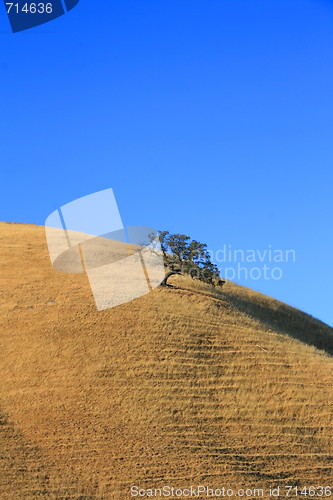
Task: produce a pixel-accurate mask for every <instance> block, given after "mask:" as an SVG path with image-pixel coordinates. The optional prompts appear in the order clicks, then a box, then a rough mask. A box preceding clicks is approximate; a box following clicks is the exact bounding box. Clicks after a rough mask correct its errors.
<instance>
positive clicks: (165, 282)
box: [161, 271, 180, 286]
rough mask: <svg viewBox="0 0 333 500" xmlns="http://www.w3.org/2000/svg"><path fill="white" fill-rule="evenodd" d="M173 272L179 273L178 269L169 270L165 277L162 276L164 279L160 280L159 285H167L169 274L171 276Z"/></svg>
mask: <svg viewBox="0 0 333 500" xmlns="http://www.w3.org/2000/svg"><path fill="white" fill-rule="evenodd" d="M173 274H180V271H169V272H168V273H167V274H166V275H165V277H164V280H163V281H162V283H161V286H168V284H167V281H168V279H169V278H170V276H172V275H173Z"/></svg>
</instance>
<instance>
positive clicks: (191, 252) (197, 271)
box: [159, 231, 220, 284]
mask: <svg viewBox="0 0 333 500" xmlns="http://www.w3.org/2000/svg"><path fill="white" fill-rule="evenodd" d="M159 239H160V244H161V250H162V252H163V257H164V264H165V266H166V268H168V269H169V270H170V271H177V272H180V273H185V274H188V275H189V276H191V278H193V279H199V280H201V281H204V282H205V283H210V284H215V282H216V280H218V279H219V278H220V273H219V270H218V268H217V266H216V265H215V264H213V263H212V261H211V258H210V254H209V252H208V251H207V245H205V244H204V243H200V242H199V241H196V240H192V239H191V238H190V237H189V236H186V235H184V234H170V233H169V231H160V232H159Z"/></svg>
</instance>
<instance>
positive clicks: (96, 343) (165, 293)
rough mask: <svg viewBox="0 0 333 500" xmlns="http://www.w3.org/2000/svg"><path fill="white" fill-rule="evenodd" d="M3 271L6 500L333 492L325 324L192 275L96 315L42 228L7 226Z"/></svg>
mask: <svg viewBox="0 0 333 500" xmlns="http://www.w3.org/2000/svg"><path fill="white" fill-rule="evenodd" d="M0 266H1V270H0V276H1V281H0V296H1V301H0V313H1V314H0V318H1V320H0V321H1V330H0V377H1V378H0V380H1V385H0V414H1V418H0V498H1V499H33V498H48V499H49V498H50V499H69V498H73V499H116V500H117V499H126V498H131V496H130V487H131V486H132V485H138V486H140V487H142V488H149V487H154V488H155V487H156V488H158V487H162V486H163V485H170V486H177V487H187V486H190V485H197V484H204V485H208V486H209V487H211V488H213V487H214V488H218V487H222V486H225V487H228V488H234V489H235V490H236V489H238V488H241V487H245V488H254V487H256V488H266V489H267V488H269V487H270V486H277V485H280V486H281V487H284V486H285V485H292V484H293V485H299V486H310V485H316V486H317V485H323V486H326V485H328V484H330V482H332V477H333V473H332V465H333V459H332V443H333V439H332V438H333V431H332V429H333V414H332V399H333V398H332V383H333V359H332V357H331V355H330V354H332V351H333V331H332V329H331V328H329V327H328V326H326V325H324V324H323V323H321V322H319V321H317V320H315V319H313V318H311V317H310V316H308V315H306V314H304V313H302V312H300V311H298V310H295V309H293V308H291V307H288V306H286V305H285V304H282V303H280V302H278V301H275V300H273V299H270V298H268V297H264V296H262V295H261V294H259V293H256V292H253V291H251V290H248V289H245V288H242V287H239V286H236V285H234V284H232V283H228V284H227V286H226V287H225V289H223V290H216V289H213V288H211V287H209V286H207V285H204V284H202V283H199V282H197V281H192V280H189V279H184V278H182V277H174V278H172V279H171V280H170V283H172V284H173V285H174V287H173V288H161V287H159V288H157V289H156V290H154V291H153V292H152V293H150V294H148V295H146V296H144V297H141V298H140V299H137V300H135V301H133V302H131V303H128V304H124V305H121V306H118V307H116V308H114V309H108V310H106V311H102V312H98V311H97V310H96V308H95V305H94V302H93V298H92V294H91V290H90V287H89V284H88V282H87V278H86V276H85V275H77V274H75V275H71V274H62V273H58V272H55V271H54V270H53V269H52V268H51V266H50V261H49V257H48V252H47V247H46V243H45V237H44V229H43V228H40V227H36V226H27V225H19V224H6V223H0ZM169 498H173V497H169ZM303 498H304V497H303Z"/></svg>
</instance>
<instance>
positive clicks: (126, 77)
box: [0, 0, 333, 325]
mask: <svg viewBox="0 0 333 500" xmlns="http://www.w3.org/2000/svg"><path fill="white" fill-rule="evenodd" d="M0 38H1V49H0V50H1V52H0V72H1V79H0V86H1V96H2V98H1V103H0V128H1V130H0V146H1V197H0V204H1V206H0V219H1V220H5V221H16V222H27V223H33V224H44V221H45V219H46V217H47V216H48V215H49V214H50V213H51V212H52V211H53V210H54V209H56V208H57V207H59V206H61V205H63V204H65V203H67V202H69V201H72V200H74V199H76V198H78V197H80V196H84V195H86V194H89V193H92V192H95V191H98V190H102V189H105V188H108V187H112V188H113V189H114V192H115V195H116V198H117V201H118V204H119V208H120V210H121V214H122V217H123V220H124V223H125V224H128V225H136V224H138V225H151V226H152V227H156V228H159V229H169V230H170V231H172V232H181V233H187V234H189V235H191V236H192V237H193V238H196V239H198V240H200V241H203V242H205V243H207V244H208V246H209V247H210V248H211V249H214V250H217V249H219V248H222V247H223V245H224V244H231V245H232V246H233V247H234V248H243V249H249V248H250V249H264V248H266V247H267V246H268V245H269V244H271V245H272V247H274V248H281V249H289V248H292V249H295V250H296V255H297V258H296V262H295V263H293V264H289V265H286V266H285V268H284V277H283V279H282V280H279V281H274V280H259V281H250V282H245V281H244V282H243V284H245V285H247V286H249V287H252V288H256V289H258V290H260V291H263V292H264V293H266V294H269V295H272V296H274V297H277V298H279V299H281V300H283V301H285V302H288V303H290V304H292V305H294V306H296V307H299V308H301V309H303V310H305V311H306V312H308V313H310V314H312V315H314V316H316V317H318V318H320V319H322V320H324V321H326V322H328V323H329V324H331V325H333V309H332V295H333V293H332V286H333V285H332V283H333V266H332V256H333V252H332V250H333V235H332V215H333V214H332V212H333V211H332V204H333V201H332V180H333V179H332V178H333V173H332V167H333V164H332V160H333V140H332V139H333V135H332V132H333V2H332V1H330V0H270V1H267V0H251V1H249V0H204V1H203V0H200V1H199V0H130V1H129V0H110V1H105V2H91V1H87V0H81V1H80V3H79V5H78V6H77V7H76V8H74V9H73V10H72V11H71V12H70V13H68V14H66V15H65V16H63V17H61V18H59V19H56V20H54V21H52V22H51V23H48V24H46V25H44V26H40V27H38V28H35V29H32V30H30V31H26V32H22V33H17V34H12V33H11V31H10V27H9V23H8V20H7V18H6V14H5V10H4V7H3V5H0Z"/></svg>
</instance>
